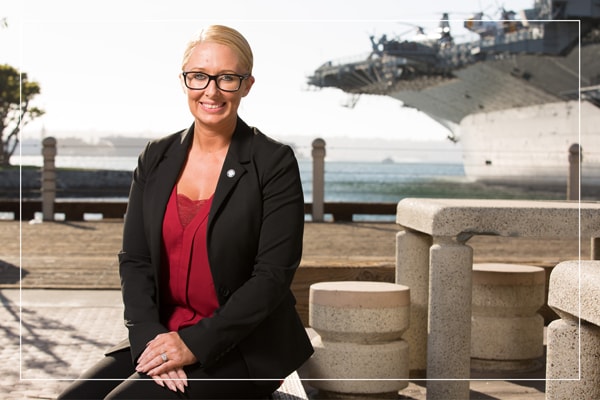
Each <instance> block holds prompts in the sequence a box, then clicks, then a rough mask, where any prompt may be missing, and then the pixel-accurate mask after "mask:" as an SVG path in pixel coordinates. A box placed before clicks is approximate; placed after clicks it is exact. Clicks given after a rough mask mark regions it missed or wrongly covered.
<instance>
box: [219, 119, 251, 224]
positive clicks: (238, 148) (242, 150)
mask: <svg viewBox="0 0 600 400" xmlns="http://www.w3.org/2000/svg"><path fill="white" fill-rule="evenodd" d="M252 135H253V132H252V129H251V128H250V127H249V126H248V125H246V123H245V122H244V121H242V119H241V118H239V117H238V120H237V124H236V128H235V132H234V133H233V136H232V138H231V145H230V146H229V151H228V152H227V156H226V157H225V162H224V163H223V168H222V169H221V175H220V176H219V181H218V183H217V188H216V190H215V195H214V197H213V202H212V206H211V209H210V214H209V220H208V224H209V226H211V225H212V222H213V219H214V217H215V215H217V213H218V212H219V211H220V209H221V207H222V206H223V204H224V202H225V200H226V199H227V197H228V196H229V193H231V191H232V190H233V188H235V186H236V184H237V182H238V181H239V179H240V178H241V177H242V176H243V175H244V174H246V172H247V170H246V167H245V165H246V164H248V163H249V162H250V144H251V141H252Z"/></svg>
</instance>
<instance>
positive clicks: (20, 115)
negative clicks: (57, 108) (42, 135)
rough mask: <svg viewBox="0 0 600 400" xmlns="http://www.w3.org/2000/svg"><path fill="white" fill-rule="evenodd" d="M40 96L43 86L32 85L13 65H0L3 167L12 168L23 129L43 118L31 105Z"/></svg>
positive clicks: (0, 153) (40, 112)
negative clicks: (14, 154)
mask: <svg viewBox="0 0 600 400" xmlns="http://www.w3.org/2000/svg"><path fill="white" fill-rule="evenodd" d="M38 94H40V85H39V84H38V83H37V82H32V81H29V80H28V78H27V74H26V73H19V71H17V70H16V69H15V68H13V67H11V66H10V65H6V64H5V65H0V142H1V144H2V146H0V166H2V167H6V166H9V165H10V156H12V155H13V153H14V152H15V150H16V149H17V146H18V145H19V134H20V132H21V129H23V127H24V126H25V125H27V124H28V123H29V122H31V121H33V120H34V119H36V118H38V117H40V116H42V115H44V110H41V109H39V108H37V107H34V106H31V104H30V102H31V100H32V99H33V98H34V97H35V96H36V95H38Z"/></svg>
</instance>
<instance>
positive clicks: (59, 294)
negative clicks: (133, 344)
mask: <svg viewBox="0 0 600 400" xmlns="http://www.w3.org/2000/svg"><path fill="white" fill-rule="evenodd" d="M0 301H1V302H2V308H0V320H1V321H2V328H1V329H2V334H1V335H0V349H1V350H0V357H1V359H2V360H3V362H2V363H0V375H1V376H2V379H1V380H0V393H2V399H6V400H12V399H54V398H56V396H57V395H58V394H59V393H60V391H61V390H62V388H64V387H65V386H66V385H68V384H69V382H70V381H71V380H73V379H76V378H77V377H78V376H79V374H80V373H81V371H83V370H85V369H87V368H89V367H90V366H91V365H93V364H94V363H95V362H96V361H97V360H98V359H99V358H100V357H101V356H102V354H103V351H105V350H106V349H108V348H110V346H112V345H113V344H115V343H117V342H118V341H120V340H121V339H123V338H124V337H125V335H126V332H125V327H124V325H123V323H122V321H123V316H122V313H123V311H122V309H123V307H122V305H121V301H120V295H119V292H118V291H77V290H71V291H47V290H23V291H19V290H15V289H5V290H1V291H0Z"/></svg>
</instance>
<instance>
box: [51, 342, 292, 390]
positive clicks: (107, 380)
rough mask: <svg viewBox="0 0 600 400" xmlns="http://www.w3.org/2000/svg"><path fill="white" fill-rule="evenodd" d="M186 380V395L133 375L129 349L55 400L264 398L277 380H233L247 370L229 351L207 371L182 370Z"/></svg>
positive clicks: (107, 359) (98, 366)
mask: <svg viewBox="0 0 600 400" xmlns="http://www.w3.org/2000/svg"><path fill="white" fill-rule="evenodd" d="M184 370H185V372H186V374H187V377H188V387H187V388H186V390H185V393H181V392H173V391H171V390H170V389H168V388H167V387H164V388H163V387H161V386H159V385H158V384H156V383H155V382H154V381H153V380H152V378H150V377H149V376H148V375H145V374H139V373H137V372H135V366H134V365H133V362H132V361H131V353H130V352H129V351H128V350H124V351H120V352H117V353H112V354H110V355H108V356H106V357H104V359H103V360H101V361H100V362H98V363H97V364H96V365H94V366H93V367H92V368H91V369H89V370H88V371H86V372H85V373H84V374H83V375H82V376H81V377H79V379H78V380H77V381H75V382H73V384H71V385H70V386H69V387H68V388H67V389H66V390H65V391H64V392H63V393H62V394H61V395H60V396H59V397H58V399H229V400H233V399H261V398H262V399H267V398H269V396H270V394H272V393H273V392H274V391H275V390H276V389H277V388H278V387H279V385H280V382H279V381H267V380H265V381H250V380H235V379H236V378H237V379H246V378H248V376H249V374H248V369H247V367H246V365H245V363H244V360H243V358H242V357H241V355H240V353H239V352H238V351H235V350H234V351H231V352H230V353H229V354H227V355H225V356H224V357H223V358H222V359H221V360H219V363H218V365H216V366H215V367H213V368H210V370H206V369H203V368H200V367H199V366H193V365H192V366H189V367H185V368H184Z"/></svg>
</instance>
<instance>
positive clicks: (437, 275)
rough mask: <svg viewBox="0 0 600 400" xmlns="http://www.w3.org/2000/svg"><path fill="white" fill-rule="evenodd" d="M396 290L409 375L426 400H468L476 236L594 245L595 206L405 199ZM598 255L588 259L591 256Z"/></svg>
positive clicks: (598, 232)
mask: <svg viewBox="0 0 600 400" xmlns="http://www.w3.org/2000/svg"><path fill="white" fill-rule="evenodd" d="M396 222H397V223H398V224H399V225H401V226H402V227H403V229H404V230H403V231H401V232H399V233H398V235H397V244H396V283H399V284H402V285H406V286H408V287H409V288H410V292H411V317H410V327H409V329H408V331H407V332H406V334H405V335H404V338H405V340H407V341H408V343H409V352H410V355H409V363H410V369H411V371H419V370H426V372H427V380H428V382H427V398H428V399H450V398H453V399H454V398H456V399H466V398H469V377H470V344H471V290H472V285H471V279H472V278H471V274H472V265H473V250H472V248H471V247H469V246H467V245H466V244H465V243H466V242H467V241H468V240H469V239H470V238H471V237H473V236H474V235H497V236H510V237H529V238H548V239H549V238H565V239H567V238H577V237H582V238H598V237H600V203H577V202H566V201H565V202H561V201H522V200H468V199H417V198H407V199H404V200H402V201H400V202H399V203H398V208H397V214H396ZM595 253H596V252H594V251H593V252H592V254H595Z"/></svg>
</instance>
